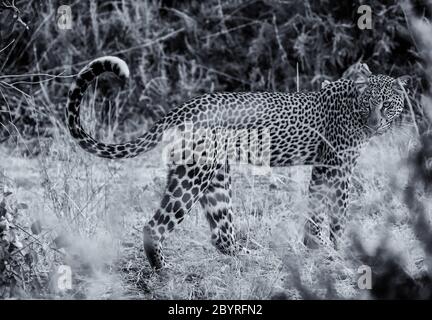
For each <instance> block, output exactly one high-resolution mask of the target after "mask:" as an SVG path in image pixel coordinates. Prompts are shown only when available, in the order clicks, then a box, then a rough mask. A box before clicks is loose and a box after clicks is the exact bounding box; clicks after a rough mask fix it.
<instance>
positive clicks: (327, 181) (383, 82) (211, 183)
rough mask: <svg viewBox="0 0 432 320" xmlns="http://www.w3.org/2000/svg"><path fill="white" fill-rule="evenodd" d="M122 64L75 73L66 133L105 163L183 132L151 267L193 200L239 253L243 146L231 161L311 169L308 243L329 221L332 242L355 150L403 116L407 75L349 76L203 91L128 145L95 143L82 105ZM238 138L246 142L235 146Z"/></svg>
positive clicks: (216, 236) (154, 229)
mask: <svg viewBox="0 0 432 320" xmlns="http://www.w3.org/2000/svg"><path fill="white" fill-rule="evenodd" d="M125 66H126V65H125V64H124V62H123V61H122V60H120V59H118V58H114V57H104V58H101V59H98V60H95V61H93V62H92V63H90V64H89V65H88V66H86V67H85V68H84V69H83V70H82V71H81V72H80V73H79V75H78V77H77V80H76V82H75V84H74V85H73V86H72V89H71V91H70V93H69V101H68V106H67V119H68V127H69V130H70V133H71V135H72V137H73V138H74V139H75V140H76V141H77V142H78V144H79V145H80V146H81V147H82V148H83V149H84V150H86V151H88V152H91V153H93V154H96V155H97V156H99V157H104V158H111V159H116V158H131V157H135V156H137V155H139V154H140V153H143V152H146V151H148V150H150V149H151V148H153V147H154V146H156V145H157V144H158V143H159V142H160V141H161V140H162V137H163V136H164V134H165V133H166V132H167V131H169V130H177V131H178V132H180V133H181V135H180V136H181V139H176V140H174V141H173V143H172V144H171V145H170V148H169V152H168V155H169V157H168V160H169V161H168V167H169V174H168V179H167V186H166V190H165V193H164V195H163V197H162V200H161V204H160V207H159V208H158V209H157V210H156V213H155V214H154V216H153V217H152V218H151V219H150V220H149V221H148V222H147V223H146V225H145V227H144V248H145V252H146V255H147V258H148V260H149V262H150V264H151V266H152V267H154V268H156V269H158V268H161V267H162V266H163V265H164V258H163V255H162V247H161V244H162V241H163V240H164V239H165V238H166V237H167V235H168V234H169V233H171V232H172V231H173V230H174V229H175V227H176V226H177V225H178V224H179V223H180V222H182V221H183V219H184V217H185V216H186V215H187V214H188V212H189V211H190V210H191V208H192V207H193V206H194V205H195V204H196V203H197V202H199V203H200V204H201V206H202V207H203V209H204V211H205V214H206V218H207V220H208V222H209V225H210V230H211V241H212V243H213V244H214V245H215V247H216V248H217V249H218V250H219V251H220V252H222V253H225V254H235V253H237V252H238V251H239V250H243V248H242V247H241V246H240V245H239V244H238V243H237V242H236V240H235V230H234V226H233V210H232V203H231V195H232V192H231V176H230V159H232V158H233V157H231V156H230V154H231V155H232V153H230V150H232V149H233V148H232V146H234V149H235V147H238V146H240V152H239V153H236V152H234V154H235V155H236V157H237V156H238V157H241V154H242V155H243V160H244V161H246V162H247V163H252V164H255V165H261V166H262V165H266V164H267V165H269V166H270V167H280V166H292V165H312V166H313V169H312V177H311V182H310V186H309V191H310V192H309V204H310V205H309V208H310V218H309V219H308V221H307V223H306V231H307V232H306V236H305V243H306V244H307V245H308V246H310V247H313V246H316V244H317V243H320V242H322V241H326V239H325V238H326V237H325V236H323V233H322V229H323V228H322V224H323V222H324V220H325V217H326V215H327V216H328V217H329V220H330V230H331V235H330V237H331V239H332V240H333V241H334V242H335V244H336V239H337V238H338V236H339V235H340V233H341V230H342V226H343V224H344V223H343V220H344V219H345V212H346V207H347V203H348V189H349V185H350V176H351V172H352V170H353V168H354V166H355V163H356V160H357V158H358V156H359V153H360V150H361V147H362V146H363V145H364V144H365V143H366V142H367V141H368V139H369V138H370V137H371V136H372V135H374V134H376V133H380V132H381V131H383V130H385V129H386V128H388V127H389V126H390V124H391V123H392V121H393V119H394V118H395V117H397V116H398V114H399V113H400V112H401V110H402V108H403V95H402V93H401V87H400V86H401V85H402V86H404V85H406V78H404V77H402V78H399V79H393V78H391V77H388V76H385V75H370V74H368V75H367V76H366V77H364V76H363V75H362V76H361V77H360V76H359V77H357V76H356V73H354V75H353V77H354V79H340V80H337V81H334V82H331V83H328V84H327V85H326V86H325V87H324V88H322V89H321V90H320V91H317V92H301V93H300V92H299V93H284V92H237V93H211V94H205V95H202V96H199V97H196V98H193V99H191V100H189V101H187V102H186V103H184V104H182V105H180V106H179V107H177V108H174V109H172V111H170V112H169V113H168V114H167V115H166V116H165V117H163V118H162V119H160V120H159V121H157V122H156V123H155V124H154V126H153V127H152V128H151V129H150V130H149V131H148V132H146V133H144V134H143V135H142V136H140V137H138V138H136V139H135V140H133V141H130V142H127V143H121V144H106V143H101V142H98V141H96V140H95V139H94V138H93V137H91V136H90V135H89V134H88V133H86V132H85V131H84V129H83V128H82V126H81V123H80V119H79V116H80V115H79V112H80V103H81V99H82V96H83V94H84V93H85V91H86V89H87V87H88V85H89V83H90V82H91V81H92V80H93V79H95V78H96V77H97V76H99V75H100V74H102V73H103V72H113V73H115V74H116V75H118V76H120V77H127V75H128V73H129V72H128V70H127V67H125ZM357 74H360V73H359V72H357ZM357 80H359V81H357ZM175 136H177V137H178V134H177V135H175ZM242 139H243V141H246V144H244V143H243V144H241V143H239V141H241V140H242ZM253 146H256V148H255V149H254V150H255V151H256V150H258V151H257V152H255V153H253V152H251V149H252V147H253ZM235 150H236V149H235ZM234 158H235V157H234ZM179 159H180V160H181V161H178V160H179Z"/></svg>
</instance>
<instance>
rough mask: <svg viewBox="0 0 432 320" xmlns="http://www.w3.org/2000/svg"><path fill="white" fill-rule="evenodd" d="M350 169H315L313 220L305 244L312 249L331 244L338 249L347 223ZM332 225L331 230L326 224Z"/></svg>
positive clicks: (311, 188) (311, 204) (311, 196)
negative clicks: (326, 222)
mask: <svg viewBox="0 0 432 320" xmlns="http://www.w3.org/2000/svg"><path fill="white" fill-rule="evenodd" d="M350 176H351V167H350V166H318V165H317V166H315V167H314V168H313V169H312V176H311V181H310V185H309V199H308V202H309V203H308V208H309V217H308V220H307V222H306V228H305V238H304V243H305V245H306V246H308V247H309V248H316V247H318V246H319V245H322V244H326V243H328V240H331V241H332V243H333V245H334V246H335V248H336V247H337V240H338V239H339V238H340V236H341V234H342V231H343V226H344V225H345V220H346V210H347V204H348V193H349V180H350ZM327 218H328V220H329V222H330V229H329V230H328V228H324V222H325V221H326V220H327Z"/></svg>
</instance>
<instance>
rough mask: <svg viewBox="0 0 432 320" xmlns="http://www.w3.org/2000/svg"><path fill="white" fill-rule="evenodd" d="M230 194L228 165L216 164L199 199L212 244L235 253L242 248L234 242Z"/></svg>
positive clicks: (227, 251)
mask: <svg viewBox="0 0 432 320" xmlns="http://www.w3.org/2000/svg"><path fill="white" fill-rule="evenodd" d="M231 196H232V191H231V175H230V172H229V165H228V163H226V164H225V165H218V167H217V170H216V172H215V175H214V177H213V179H212V180H211V183H210V185H209V186H208V188H207V190H206V192H205V193H204V194H203V196H202V197H201V198H200V200H199V201H200V203H201V206H202V207H203V209H204V211H205V215H206V218H207V221H208V223H209V225H210V231H211V242H212V244H213V245H214V246H215V247H216V248H217V249H218V250H219V251H220V252H221V253H223V254H228V255H235V254H236V253H238V252H239V251H241V250H243V248H242V247H241V246H240V245H239V244H237V243H236V238H235V229H234V225H233V210H232V204H231Z"/></svg>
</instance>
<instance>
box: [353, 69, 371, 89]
mask: <svg viewBox="0 0 432 320" xmlns="http://www.w3.org/2000/svg"><path fill="white" fill-rule="evenodd" d="M353 81H354V84H355V86H356V88H357V91H358V92H359V93H363V91H365V90H366V88H367V87H368V85H369V77H367V76H365V75H364V74H360V73H359V74H358V75H356V77H355V78H354V79H353Z"/></svg>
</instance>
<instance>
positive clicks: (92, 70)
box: [67, 56, 162, 159]
mask: <svg viewBox="0 0 432 320" xmlns="http://www.w3.org/2000/svg"><path fill="white" fill-rule="evenodd" d="M104 72H112V73H114V74H115V75H117V76H118V77H120V78H123V79H126V78H128V77H129V68H128V66H127V64H126V62H124V61H123V60H122V59H120V58H117V57H112V56H105V57H101V58H98V59H96V60H93V61H92V62H90V63H89V64H88V65H87V66H86V67H84V68H83V69H82V70H81V71H80V72H79V74H78V76H77V79H76V81H75V83H74V84H73V85H72V87H71V89H70V91H69V98H68V102H67V125H68V128H69V131H70V133H71V135H72V137H73V138H74V139H75V140H76V141H77V142H78V144H79V145H80V146H81V148H83V149H84V150H86V151H88V152H90V153H93V154H95V155H97V156H99V157H102V158H109V159H118V158H133V157H136V156H137V155H139V154H140V153H143V152H146V151H148V150H150V149H152V148H154V147H155V146H156V144H157V143H158V142H159V141H160V140H161V136H162V128H161V125H159V123H156V125H155V126H153V128H152V129H150V130H149V131H148V132H146V133H144V134H143V135H142V136H140V137H138V138H136V139H135V140H132V141H129V142H126V143H120V144H107V143H103V142H99V141H96V140H95V139H94V138H93V137H92V136H90V135H89V134H88V133H87V132H86V131H85V130H84V129H83V127H82V125H81V121H80V104H81V100H82V97H83V96H84V94H85V92H86V90H87V88H88V86H89V84H90V83H91V82H92V81H93V80H94V79H96V78H97V77H98V76H99V75H101V74H102V73H104Z"/></svg>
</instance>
